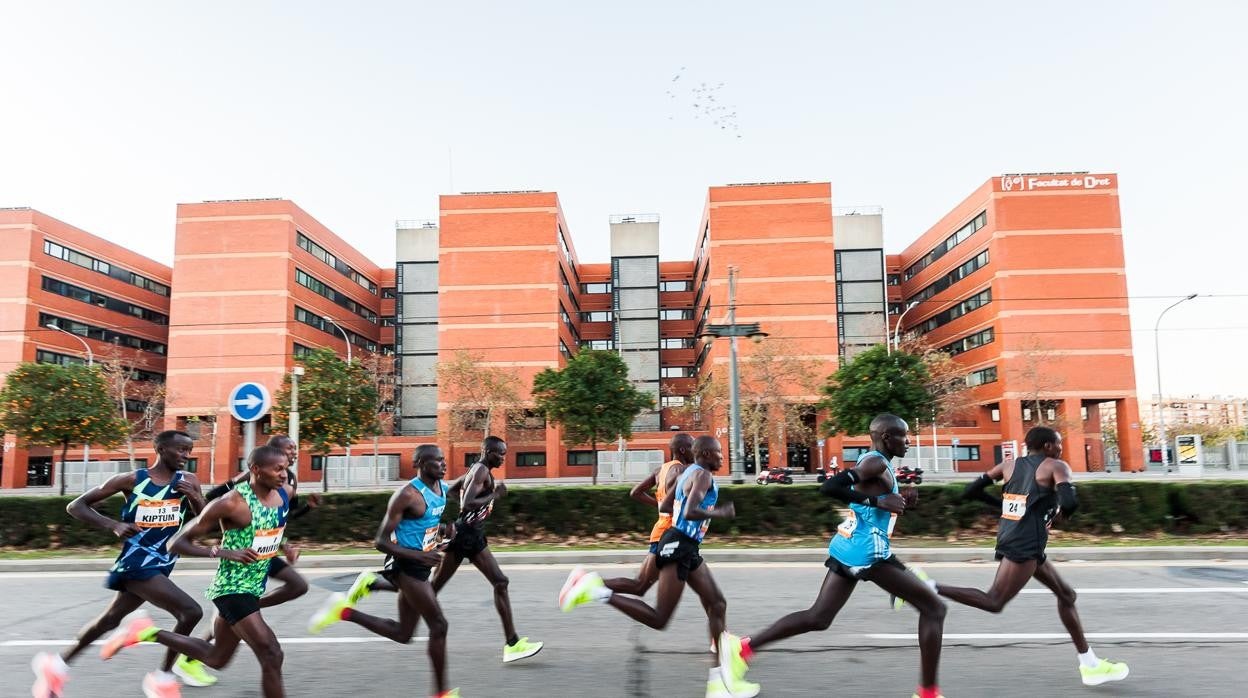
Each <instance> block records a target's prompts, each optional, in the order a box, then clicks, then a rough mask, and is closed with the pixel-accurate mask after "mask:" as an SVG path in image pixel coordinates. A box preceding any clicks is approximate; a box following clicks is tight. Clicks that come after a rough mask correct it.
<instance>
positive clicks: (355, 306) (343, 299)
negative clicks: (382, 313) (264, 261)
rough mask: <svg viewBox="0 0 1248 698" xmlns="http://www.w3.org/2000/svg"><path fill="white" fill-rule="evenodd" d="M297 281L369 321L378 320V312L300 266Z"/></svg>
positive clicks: (296, 276)
mask: <svg viewBox="0 0 1248 698" xmlns="http://www.w3.org/2000/svg"><path fill="white" fill-rule="evenodd" d="M295 281H296V282H297V283H298V284H299V285H300V286H303V287H304V288H307V289H309V290H311V291H312V292H313V293H316V294H318V295H321V296H324V297H325V298H328V299H329V300H331V301H333V302H334V303H336V304H337V305H340V306H342V307H344V308H346V309H347V310H350V311H351V312H353V313H355V314H356V315H359V316H360V317H362V318H364V319H365V320H368V321H369V322H372V323H376V322H377V313H374V312H373V311H371V310H369V309H368V308H365V307H364V306H362V305H360V304H359V303H357V302H356V301H354V300H352V299H351V298H349V297H348V296H347V295H346V294H345V293H342V292H341V291H339V290H337V289H335V288H334V287H333V286H330V285H329V284H327V283H325V282H324V281H321V280H320V279H318V278H316V277H314V276H312V275H311V274H309V273H307V272H305V271H304V270H302V269H298V268H296V269H295Z"/></svg>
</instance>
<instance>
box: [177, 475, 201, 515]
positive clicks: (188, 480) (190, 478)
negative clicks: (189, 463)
mask: <svg viewBox="0 0 1248 698" xmlns="http://www.w3.org/2000/svg"><path fill="white" fill-rule="evenodd" d="M173 489H174V490H175V491H177V492H178V493H180V494H183V495H185V496H186V505H187V507H189V508H190V510H191V516H199V513H200V512H202V511H203V510H204V506H205V505H207V504H208V500H206V499H204V490H203V488H202V487H200V485H199V478H197V477H195V476H194V475H193V474H191V473H183V474H182V479H181V480H179V481H178V484H177V485H174V487H173Z"/></svg>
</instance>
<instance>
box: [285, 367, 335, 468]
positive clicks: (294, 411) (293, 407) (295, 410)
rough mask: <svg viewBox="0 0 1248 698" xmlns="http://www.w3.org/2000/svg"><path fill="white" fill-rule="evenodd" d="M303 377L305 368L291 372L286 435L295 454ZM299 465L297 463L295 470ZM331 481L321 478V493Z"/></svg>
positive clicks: (295, 368) (297, 447)
mask: <svg viewBox="0 0 1248 698" xmlns="http://www.w3.org/2000/svg"><path fill="white" fill-rule="evenodd" d="M302 375H303V367H302V366H295V367H294V368H292V369H291V370H290V414H289V415H288V416H287V418H286V435H287V436H289V437H290V440H291V441H294V442H295V453H298V452H299V377H300V376H302ZM298 469H299V464H298V463H295V470H298ZM328 485H329V481H328V480H327V479H326V478H325V477H324V476H322V477H321V491H322V492H326V491H327V489H326V488H327V486H328Z"/></svg>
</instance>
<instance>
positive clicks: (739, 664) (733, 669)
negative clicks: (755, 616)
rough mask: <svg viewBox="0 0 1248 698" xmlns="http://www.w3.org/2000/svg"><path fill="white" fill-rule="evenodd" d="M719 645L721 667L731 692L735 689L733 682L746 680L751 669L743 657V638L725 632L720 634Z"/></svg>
mask: <svg viewBox="0 0 1248 698" xmlns="http://www.w3.org/2000/svg"><path fill="white" fill-rule="evenodd" d="M717 644H718V649H719V666H720V669H721V671H723V673H724V681H725V683H726V686H727V688H728V690H729V691H731V690H732V688H733V686H732V683H731V681H740V680H742V679H744V678H745V672H746V671H747V670H749V668H750V667H749V665H748V664H746V662H745V659H744V658H743V657H742V656H741V638H739V637H737V636H736V635H733V634H732V633H730V632H728V631H726V630H725V631H724V632H722V633H720V635H719V642H718V643H717Z"/></svg>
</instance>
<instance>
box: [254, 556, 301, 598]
mask: <svg viewBox="0 0 1248 698" xmlns="http://www.w3.org/2000/svg"><path fill="white" fill-rule="evenodd" d="M274 579H278V580H281V582H282V585H281V586H280V587H278V588H276V589H273V590H272V591H269V592H268V593H266V594H265V595H264V596H261V597H260V608H269V607H271V606H276V605H278V604H283V603H286V602H287V601H294V600H295V599H297V598H299V597H300V596H303V595H304V594H306V593H308V580H306V579H304V578H303V575H302V574H299V573H298V572H297V571H295V568H294V567H291V566H290V565H287V566H286V567H283V568H282V571H281V572H278V573H277V575H276V576H275V577H274Z"/></svg>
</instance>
